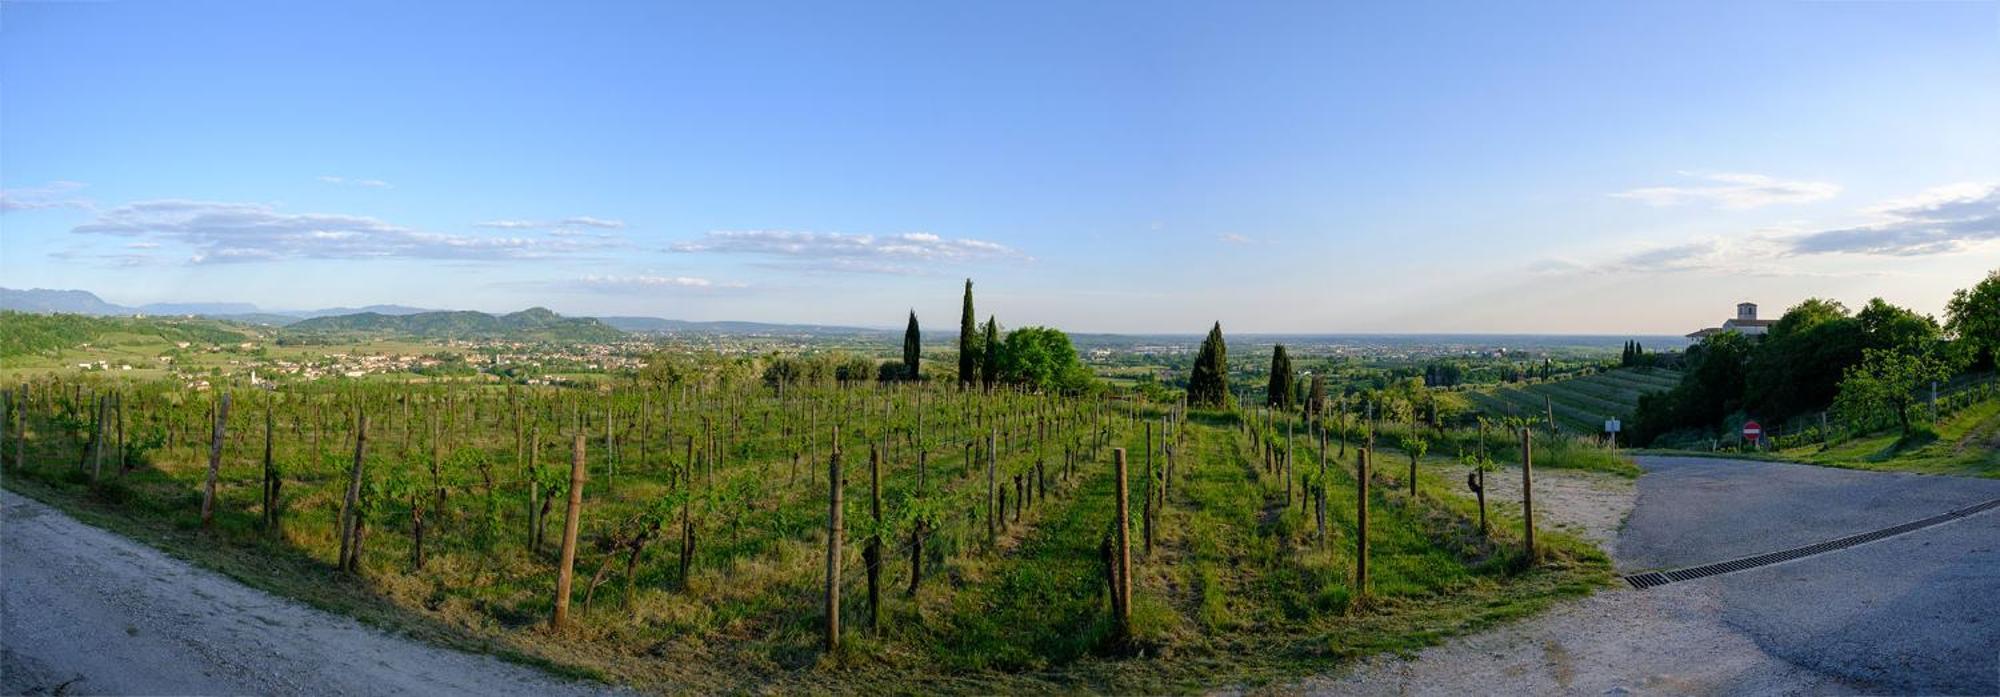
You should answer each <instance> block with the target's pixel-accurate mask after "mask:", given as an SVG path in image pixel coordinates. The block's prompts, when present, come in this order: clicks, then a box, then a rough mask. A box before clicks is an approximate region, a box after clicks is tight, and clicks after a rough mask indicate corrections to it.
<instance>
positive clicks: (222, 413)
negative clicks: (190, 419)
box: [201, 393, 229, 528]
mask: <svg viewBox="0 0 2000 697" xmlns="http://www.w3.org/2000/svg"><path fill="white" fill-rule="evenodd" d="M228 423H229V395H228V393H224V394H223V395H222V399H221V401H218V402H216V405H215V423H214V424H213V428H212V429H211V430H210V431H209V439H208V483H207V484H206V485H204V486H203V487H202V493H201V526H202V527H203V528H207V527H208V526H209V524H210V523H212V522H213V521H214V520H215V479H216V476H217V475H218V474H219V473H220V471H221V470H222V439H223V436H224V435H225V434H224V428H225V425H226V424H228Z"/></svg>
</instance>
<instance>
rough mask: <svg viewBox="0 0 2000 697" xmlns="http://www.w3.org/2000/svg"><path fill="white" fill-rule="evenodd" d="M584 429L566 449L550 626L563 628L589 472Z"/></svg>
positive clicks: (567, 612)
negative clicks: (565, 491) (565, 501)
mask: <svg viewBox="0 0 2000 697" xmlns="http://www.w3.org/2000/svg"><path fill="white" fill-rule="evenodd" d="M583 447H584V446H583V432H582V430H581V429H579V430H578V431H577V432H576V434H575V436H574V440H573V441H572V442H571V445H570V453H569V510H568V511H566V512H564V513H563V539H562V564H561V565H560V566H557V567H556V610H555V614H554V615H553V616H551V617H550V618H549V626H550V627H552V628H554V629H555V630H556V631H562V630H563V628H564V627H566V626H567V625H568V623H569V594H570V585H571V584H572V583H573V582H574V581H575V578H574V576H575V573H576V532H577V528H578V527H580V526H581V525H582V523H583V482H584V479H585V478H586V477H588V476H589V472H588V471H587V469H586V468H585V467H584V458H583Z"/></svg>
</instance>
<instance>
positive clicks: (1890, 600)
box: [1300, 457, 2000, 695]
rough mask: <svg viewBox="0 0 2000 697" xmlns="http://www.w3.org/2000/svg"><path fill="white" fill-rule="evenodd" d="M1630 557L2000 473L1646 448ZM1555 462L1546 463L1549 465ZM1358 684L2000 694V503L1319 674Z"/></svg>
mask: <svg viewBox="0 0 2000 697" xmlns="http://www.w3.org/2000/svg"><path fill="white" fill-rule="evenodd" d="M1640 465H1641V466H1642V467H1644V468H1645V470H1646V474H1645V475H1644V476H1643V477H1641V478H1640V480H1639V485H1638V495H1637V497H1636V501H1635V504H1634V507H1633V510H1632V512H1631V514H1630V516H1629V517H1627V519H1626V524H1625V526H1624V528H1623V529H1622V530H1621V531H1620V532H1619V535H1618V537H1617V540H1616V541H1615V542H1614V543H1613V544H1612V545H1611V550H1612V553H1613V557H1614V559H1615V561H1616V563H1617V566H1618V568H1619V569H1620V571H1621V572H1630V571H1640V570H1647V569H1661V570H1666V569H1675V568H1683V567H1688V566H1695V565H1699V564H1703V563H1708V562H1716V561H1724V560H1728V559H1733V558H1737V557H1743V556H1748V555H1752V554H1758V553H1762V552H1771V551H1778V550H1783V549H1789V548H1792V547H1798V546H1801V545H1805V544H1811V543H1815V542H1822V541H1826V540H1830V539H1835V538H1839V537H1844V536H1847V535H1852V534H1856V533H1862V532H1869V531H1873V530H1878V529H1881V528H1886V527H1889V526H1893V525H1897V524H1901V523H1905V522H1910V521H1914V520H1920V519H1923V518H1928V517H1930V516H1933V515H1937V514H1939V513H1943V512H1946V511H1950V510H1953V509H1957V508H1960V507H1963V506H1966V505H1970V504H1974V503H1979V502H1983V501H1988V500H1992V499H1995V498H2000V481H1995V480H1975V479H1959V478H1950V477H1931V476H1918V475H1904V474H1885V473H1875V472H1861V471H1852V470H1838V469H1828V468H1821V467H1812V466H1806V465H1790V464H1782V463H1766V462H1752V461H1743V460H1716V459H1705V458H1672V457H1643V458H1640ZM1538 474H1539V473H1538ZM1300 687H1303V688H1305V689H1306V690H1308V691H1314V692H1327V693H1343V694H1384V693H1404V694H1484V693H1501V694H1527V693H1535V694H1546V693H1565V694H1606V693H1612V694H1839V693H1857V692H1858V693H1897V694H1980V695H1991V694H2000V510H1988V511H1986V512H1983V513H1980V514H1977V515H1973V516H1969V517H1966V518H1962V519H1959V520H1955V521H1952V522H1949V523H1945V524H1942V525H1938V526H1934V527H1930V528H1924V529H1921V530H1916V531H1913V532H1910V533H1906V534H1903V535H1899V536H1896V537H1891V538H1888V539H1884V540H1879V541H1876V542H1871V543H1868V544H1864V545H1861V546H1858V547H1852V548H1849V549H1845V550H1839V551H1834V552H1829V553H1826V554H1821V555H1818V556H1813V557H1807V558H1804V559H1799V560H1795V561H1790V562H1785V563H1781V564H1776V565H1771V566H1765V567H1760V568H1755V569H1750V570H1746V571H1740V572H1736V573H1731V574H1724V575H1720V576H1711V577H1708V578H1701V579H1694V580H1690V581H1685V582H1680V583H1673V584H1669V585H1666V586H1660V587H1657V588H1652V589H1648V590H1635V589H1629V588H1620V589H1617V590H1612V591H1607V592H1604V593H1599V594H1598V595H1596V596H1594V597H1591V598H1588V599H1584V600H1581V601H1577V602H1575V603H1571V604H1568V605H1565V606H1563V607H1561V608H1558V609H1556V610H1554V611H1552V612H1550V613H1547V614H1544V615H1542V616H1539V617H1536V618H1534V619H1531V620H1528V621H1526V622H1522V623H1518V624H1515V625H1510V626H1507V627H1503V628H1500V629H1498V630H1495V631H1492V632H1487V633H1484V634H1480V635H1477V636H1472V637H1465V638H1461V639H1456V640H1453V641H1451V642H1449V643H1447V644H1445V645H1443V646H1439V647H1435V648H1432V649H1428V650H1426V651H1424V652H1422V653H1421V654H1420V655H1419V656H1418V657H1417V658H1416V660H1404V659H1400V658H1393V657H1391V658H1378V659H1375V660H1370V661H1367V662H1364V663H1363V664H1362V665H1361V666H1360V667H1358V668H1357V669H1355V670H1353V671H1351V672H1347V673H1343V674H1338V675H1332V676H1328V677H1327V678H1325V679H1321V680H1314V681H1309V682H1308V683H1306V684H1304V685H1301V686H1300Z"/></svg>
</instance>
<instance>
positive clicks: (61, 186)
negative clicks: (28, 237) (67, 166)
mask: <svg viewBox="0 0 2000 697" xmlns="http://www.w3.org/2000/svg"><path fill="white" fill-rule="evenodd" d="M81 188H83V184H82V183H80V182H73V181H60V180H59V181H52V182H49V183H47V184H43V185H41V186H28V187H17V188H13V189H0V213H4V212H7V211H33V210H42V209H46V208H74V209H79V210H90V209H91V208H92V207H93V206H92V204H91V202H90V200H89V199H86V198H82V197H79V196H72V195H71V194H73V193H74V192H75V191H76V190H77V189H81Z"/></svg>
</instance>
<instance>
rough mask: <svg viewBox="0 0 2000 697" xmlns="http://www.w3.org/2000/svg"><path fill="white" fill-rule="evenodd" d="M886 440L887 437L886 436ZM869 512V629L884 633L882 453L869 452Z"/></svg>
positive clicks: (867, 557) (867, 558) (870, 449)
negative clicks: (871, 526)
mask: <svg viewBox="0 0 2000 697" xmlns="http://www.w3.org/2000/svg"><path fill="white" fill-rule="evenodd" d="M884 438H885V439H886V438H887V437H886V436H884ZM868 510H869V512H870V515H871V517H873V518H874V519H875V531H874V532H873V533H872V534H870V535H869V536H868V549H867V550H865V551H866V552H867V554H866V555H865V556H866V559H865V562H866V563H867V564H868V629H869V630H871V631H874V632H875V633H877V634H880V633H881V632H882V453H881V451H879V450H876V449H875V448H874V447H873V446H870V447H869V450H868Z"/></svg>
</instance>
